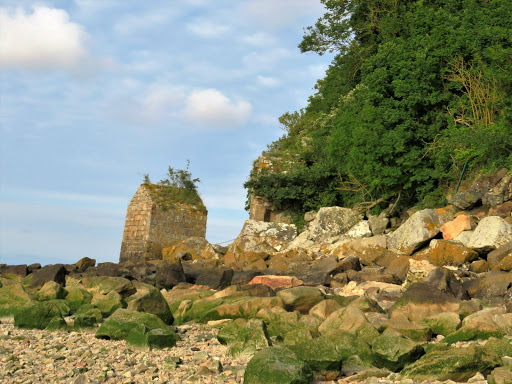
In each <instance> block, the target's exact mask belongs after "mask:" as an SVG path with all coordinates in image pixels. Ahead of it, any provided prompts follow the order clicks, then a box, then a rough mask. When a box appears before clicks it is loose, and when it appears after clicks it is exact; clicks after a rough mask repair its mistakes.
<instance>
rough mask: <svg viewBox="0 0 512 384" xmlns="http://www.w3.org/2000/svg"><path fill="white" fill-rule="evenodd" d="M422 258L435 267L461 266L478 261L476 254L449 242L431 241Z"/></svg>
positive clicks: (460, 245)
mask: <svg viewBox="0 0 512 384" xmlns="http://www.w3.org/2000/svg"><path fill="white" fill-rule="evenodd" d="M423 256H424V258H425V259H427V260H428V261H430V262H431V263H432V264H434V265H437V266H440V267H442V266H445V265H456V266H458V265H462V264H464V263H468V262H471V261H474V260H476V259H478V253H477V252H475V251H473V250H472V249H469V248H466V247H465V246H463V245H462V244H459V243H457V242H452V241H449V240H432V241H431V242H430V246H429V249H428V251H426V252H425V253H424V254H423Z"/></svg>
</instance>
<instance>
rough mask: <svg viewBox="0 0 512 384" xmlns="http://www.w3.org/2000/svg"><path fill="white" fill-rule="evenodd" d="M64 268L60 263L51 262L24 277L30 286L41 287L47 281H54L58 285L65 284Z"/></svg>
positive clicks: (65, 273) (65, 272)
mask: <svg viewBox="0 0 512 384" xmlns="http://www.w3.org/2000/svg"><path fill="white" fill-rule="evenodd" d="M67 274H68V272H67V270H66V268H64V265H62V264H51V265H46V266H44V267H42V268H41V269H39V270H37V271H35V272H34V273H33V274H32V275H29V276H27V277H26V282H27V285H28V286H29V287H30V288H41V287H42V286H43V285H45V284H46V283H47V282H48V281H55V282H56V283H59V284H60V285H62V286H64V285H65V284H66V275H67Z"/></svg>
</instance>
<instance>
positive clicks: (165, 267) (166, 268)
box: [155, 260, 186, 289]
mask: <svg viewBox="0 0 512 384" xmlns="http://www.w3.org/2000/svg"><path fill="white" fill-rule="evenodd" d="M184 282H186V277H185V272H184V271H183V267H182V264H181V263H180V262H169V261H168V260H164V261H162V262H161V263H159V264H158V266H157V271H156V275H155V283H156V287H157V288H165V289H171V288H172V287H174V286H176V285H178V284H179V283H184Z"/></svg>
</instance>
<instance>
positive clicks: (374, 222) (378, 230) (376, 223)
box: [368, 211, 389, 236]
mask: <svg viewBox="0 0 512 384" xmlns="http://www.w3.org/2000/svg"><path fill="white" fill-rule="evenodd" d="M368 223H369V224H370V229H371V231H372V233H373V235H375V236H376V235H382V234H383V233H384V232H386V229H387V227H388V226H389V214H388V213H387V212H386V211H384V212H381V213H380V214H379V215H378V216H376V215H369V216H368Z"/></svg>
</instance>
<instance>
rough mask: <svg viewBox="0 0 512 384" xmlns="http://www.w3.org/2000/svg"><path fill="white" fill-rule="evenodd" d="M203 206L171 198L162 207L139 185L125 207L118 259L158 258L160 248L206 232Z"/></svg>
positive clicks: (205, 215)
mask: <svg viewBox="0 0 512 384" xmlns="http://www.w3.org/2000/svg"><path fill="white" fill-rule="evenodd" d="M206 219H207V212H206V210H201V209H199V208H197V207H195V206H191V205H187V204H182V203H178V202H173V204H170V205H167V206H166V209H163V208H162V207H161V206H159V205H158V204H156V203H155V202H154V199H153V197H152V195H151V193H150V191H149V190H148V188H147V187H146V186H144V185H141V186H140V187H139V189H137V192H136V193H135V195H134V196H133V198H132V200H131V201H130V205H129V206H128V208H127V210H126V220H125V225H124V233H123V241H122V243H121V254H120V256H119V261H120V262H124V261H128V260H131V261H138V260H159V259H161V258H162V248H165V247H171V246H173V245H175V244H176V243H179V242H181V241H183V240H185V239H187V238H189V237H202V238H204V237H205V235H206Z"/></svg>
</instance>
